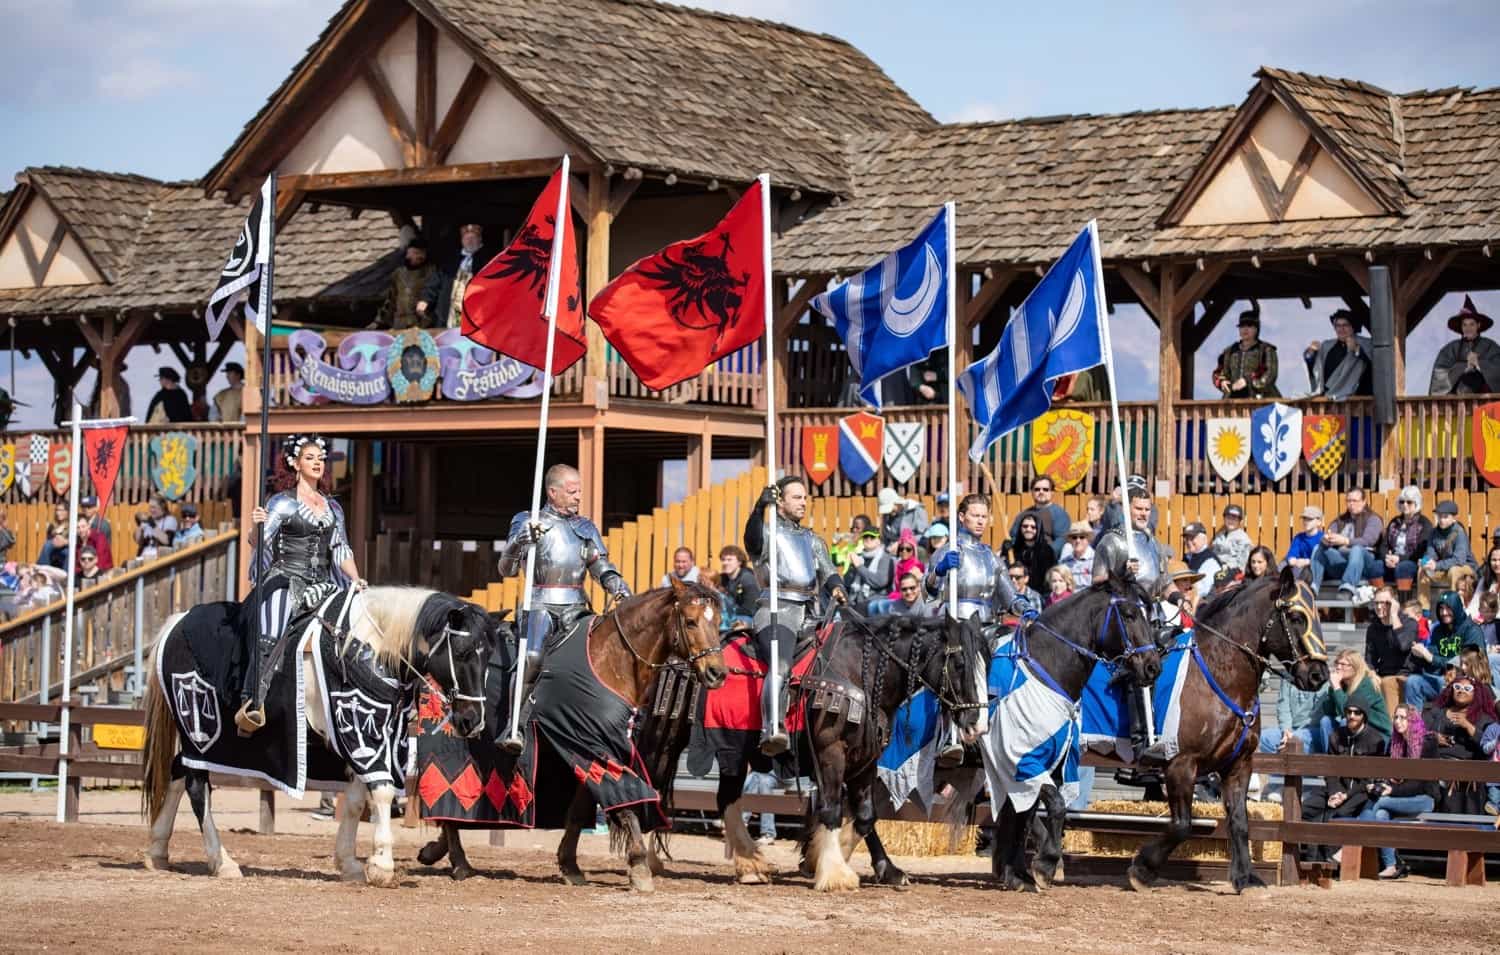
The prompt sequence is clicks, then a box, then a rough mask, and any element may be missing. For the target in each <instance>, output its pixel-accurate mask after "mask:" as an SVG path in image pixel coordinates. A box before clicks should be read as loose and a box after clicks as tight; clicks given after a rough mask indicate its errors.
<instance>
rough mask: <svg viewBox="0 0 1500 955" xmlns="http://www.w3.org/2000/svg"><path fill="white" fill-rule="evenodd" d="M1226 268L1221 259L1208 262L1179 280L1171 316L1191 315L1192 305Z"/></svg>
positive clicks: (1176, 317) (1227, 266) (1221, 276)
mask: <svg viewBox="0 0 1500 955" xmlns="http://www.w3.org/2000/svg"><path fill="white" fill-rule="evenodd" d="M1228 270H1229V263H1228V262H1225V261H1223V260H1220V261H1217V262H1209V263H1208V264H1207V265H1205V266H1204V267H1203V268H1201V269H1198V270H1197V271H1196V272H1193V273H1192V274H1191V275H1189V276H1188V277H1187V279H1186V280H1183V281H1181V284H1180V285H1179V286H1178V288H1177V290H1176V292H1175V294H1174V295H1173V298H1172V306H1173V308H1174V309H1175V314H1174V315H1173V316H1172V317H1173V318H1174V319H1180V318H1182V317H1184V316H1191V315H1192V313H1193V306H1194V305H1197V304H1198V300H1199V299H1201V298H1203V296H1205V295H1207V294H1208V292H1209V289H1211V288H1213V286H1214V283H1215V282H1217V281H1219V279H1221V278H1223V277H1224V273H1225V272H1227V271H1228ZM1163 271H1165V269H1164V270H1163Z"/></svg>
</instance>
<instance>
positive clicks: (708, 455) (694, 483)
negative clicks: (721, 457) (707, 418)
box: [687, 433, 714, 494]
mask: <svg viewBox="0 0 1500 955" xmlns="http://www.w3.org/2000/svg"><path fill="white" fill-rule="evenodd" d="M687 443H688V452H687V492H688V493H689V494H694V493H696V492H698V491H701V490H703V489H704V488H706V487H708V486H709V485H711V484H713V482H714V478H713V472H714V461H713V458H714V436H713V435H712V434H707V433H705V434H694V435H688V439H687Z"/></svg>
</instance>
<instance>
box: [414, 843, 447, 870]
mask: <svg viewBox="0 0 1500 955" xmlns="http://www.w3.org/2000/svg"><path fill="white" fill-rule="evenodd" d="M447 854H448V846H447V845H446V844H444V842H443V840H441V839H434V840H433V841H432V842H429V843H427V845H425V846H423V847H422V848H421V849H419V850H417V861H418V862H420V863H422V864H423V865H437V864H438V863H439V862H441V861H443V856H446V855H447Z"/></svg>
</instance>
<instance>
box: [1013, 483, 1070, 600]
mask: <svg viewBox="0 0 1500 955" xmlns="http://www.w3.org/2000/svg"><path fill="white" fill-rule="evenodd" d="M1056 492H1057V485H1056V484H1055V483H1053V481H1052V479H1051V478H1050V477H1048V476H1047V475H1045V474H1038V475H1037V476H1036V477H1034V478H1032V479H1031V506H1030V507H1027V508H1026V509H1025V510H1023V511H1021V513H1019V514H1017V515H1016V519H1015V520H1014V521H1011V524H1010V536H1009V537H1008V538H1007V539H1008V540H1009V541H1010V542H1011V544H1015V542H1016V541H1017V539H1018V538H1019V535H1020V531H1021V520H1022V518H1024V517H1026V516H1027V515H1031V516H1033V517H1034V518H1035V519H1036V525H1037V527H1038V528H1039V529H1040V530H1041V534H1042V537H1043V538H1044V539H1045V540H1047V541H1048V542H1049V543H1051V545H1052V556H1053V558H1056V557H1057V556H1059V555H1060V554H1062V551H1063V546H1064V545H1065V544H1066V543H1067V540H1068V528H1069V527H1071V526H1072V522H1071V521H1069V520H1068V512H1067V511H1065V510H1063V509H1062V506H1061V505H1059V504H1057V503H1055V501H1054V500H1053V496H1054V495H1055V494H1056ZM1031 572H1032V578H1033V579H1034V580H1041V579H1042V575H1041V574H1038V573H1037V570H1036V568H1035V567H1033V568H1032V569H1031ZM1043 573H1045V571H1043Z"/></svg>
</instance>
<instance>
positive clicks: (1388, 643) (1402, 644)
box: [1365, 587, 1417, 713]
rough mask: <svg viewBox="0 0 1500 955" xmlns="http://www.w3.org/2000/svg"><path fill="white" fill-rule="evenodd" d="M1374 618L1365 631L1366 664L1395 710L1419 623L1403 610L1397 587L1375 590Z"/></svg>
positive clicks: (1392, 709)
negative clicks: (1398, 598)
mask: <svg viewBox="0 0 1500 955" xmlns="http://www.w3.org/2000/svg"><path fill="white" fill-rule="evenodd" d="M1372 603H1373V605H1374V608H1375V619H1374V620H1372V621H1370V626H1369V628H1368V629H1366V630H1365V663H1366V664H1367V665H1368V666H1369V667H1370V669H1371V670H1373V671H1374V673H1375V679H1377V680H1378V681H1379V682H1380V694H1381V696H1382V697H1384V698H1385V706H1386V711H1387V712H1389V713H1394V712H1396V704H1397V703H1399V702H1401V684H1402V683H1403V682H1404V680H1405V673H1406V666H1407V659H1408V657H1410V655H1411V648H1412V646H1413V645H1414V644H1415V643H1416V642H1417V622H1416V621H1415V620H1413V619H1411V618H1410V617H1407V616H1406V615H1404V614H1403V613H1402V612H1401V604H1400V603H1399V601H1397V599H1396V590H1395V588H1394V587H1381V588H1380V589H1379V590H1377V591H1375V599H1374V601H1373V602H1372Z"/></svg>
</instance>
